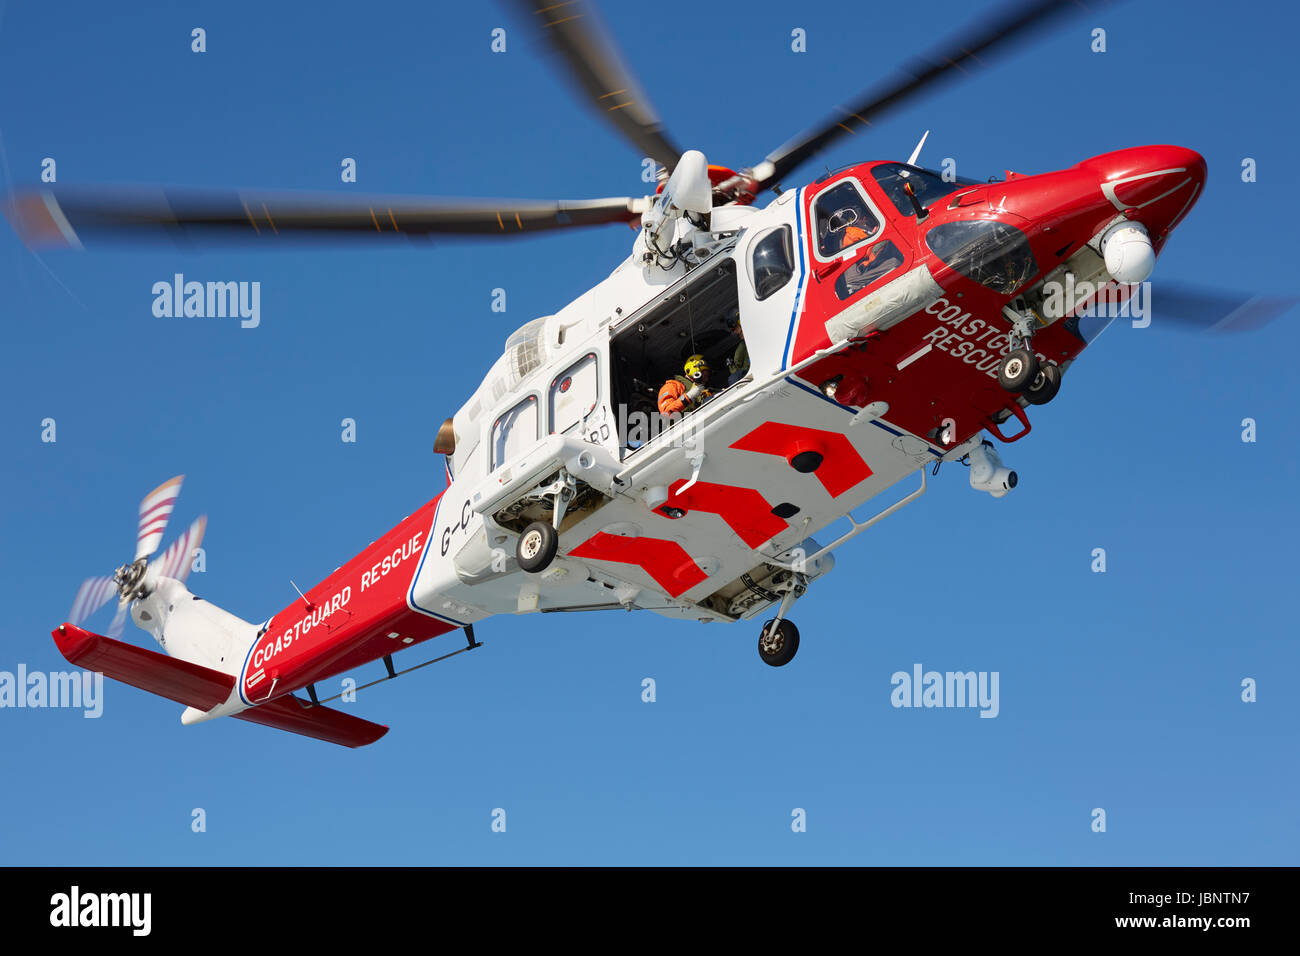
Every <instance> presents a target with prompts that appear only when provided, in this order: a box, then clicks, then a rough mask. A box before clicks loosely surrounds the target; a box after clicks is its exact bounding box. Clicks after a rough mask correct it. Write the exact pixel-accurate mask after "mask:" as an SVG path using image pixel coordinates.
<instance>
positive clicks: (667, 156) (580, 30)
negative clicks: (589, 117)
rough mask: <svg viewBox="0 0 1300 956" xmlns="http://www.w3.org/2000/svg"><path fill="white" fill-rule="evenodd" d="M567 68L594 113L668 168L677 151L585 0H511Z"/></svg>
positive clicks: (648, 99)
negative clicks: (602, 117) (601, 116)
mask: <svg viewBox="0 0 1300 956" xmlns="http://www.w3.org/2000/svg"><path fill="white" fill-rule="evenodd" d="M515 5H516V6H518V7H520V8H521V9H522V10H523V11H525V13H526V15H527V16H528V17H529V18H530V20H531V21H532V24H533V26H534V28H535V29H536V30H537V31H538V32H539V33H541V35H542V36H543V37H545V39H546V42H547V43H548V44H550V46H551V49H552V50H554V51H555V52H556V53H558V54H559V56H560V57H561V59H563V60H564V62H565V65H566V66H567V67H568V68H569V72H570V75H571V76H572V78H573V80H574V81H575V82H576V83H577V85H578V87H579V88H580V89H581V90H582V92H584V93H585V94H586V95H587V98H588V99H589V100H590V101H591V105H592V107H593V108H594V109H595V110H596V112H598V113H600V114H601V115H603V116H604V117H605V119H606V121H608V122H609V123H610V124H611V125H612V126H613V127H614V128H615V129H617V130H618V131H619V132H620V133H621V134H623V136H624V138H625V139H627V141H628V142H629V143H631V144H632V145H633V146H635V147H636V148H637V149H639V150H640V151H641V152H642V154H644V155H646V156H649V157H650V158H651V159H653V160H654V161H655V162H656V163H658V164H659V165H661V166H666V167H667V168H668V171H669V172H670V173H671V172H672V171H673V167H675V166H676V165H677V160H678V159H680V158H681V150H679V149H678V148H677V147H676V146H674V145H673V144H672V142H671V141H670V140H669V139H668V137H667V136H666V135H665V134H664V132H663V124H662V123H660V122H659V116H658V114H657V113H655V109H654V106H652V105H651V103H650V97H648V96H647V95H646V94H645V92H644V91H643V90H642V89H641V87H640V84H638V83H637V81H636V79H635V77H633V75H632V71H631V70H630V69H629V68H628V66H627V64H626V63H625V62H624V61H623V58H622V57H621V56H620V55H619V53H618V49H617V48H616V47H615V46H614V42H613V41H612V40H611V39H610V38H609V36H608V34H607V33H606V32H605V30H604V29H603V28H602V27H601V25H600V21H599V19H598V18H597V16H596V14H595V9H594V7H593V5H592V4H590V3H587V2H586V0H515Z"/></svg>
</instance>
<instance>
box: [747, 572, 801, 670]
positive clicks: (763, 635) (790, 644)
mask: <svg viewBox="0 0 1300 956" xmlns="http://www.w3.org/2000/svg"><path fill="white" fill-rule="evenodd" d="M777 590H778V592H779V593H780V594H781V603H780V605H778V607H777V611H776V617H774V618H772V619H771V620H770V621H768V622H767V623H766V624H764V625H763V630H762V631H761V632H760V633H759V635H758V656H759V657H761V658H763V663H764V664H770V665H771V666H773V667H781V666H783V665H785V664H788V663H790V660H791V659H792V658H793V657H794V654H795V651H797V650H799V628H797V627H795V626H794V623H793V622H792V621H789V620H787V619H786V615H787V614H789V613H790V608H792V607H793V606H794V602H795V601H797V600H798V599H799V598H800V597H801V596H802V595H803V593H804V592H805V591H807V590H808V576H807V575H806V574H804V573H803V572H801V571H796V572H794V573H793V574H791V575H790V576H789V577H788V578H786V579H785V580H784V581H783V582H782V583H781V585H779V586H778V588H777Z"/></svg>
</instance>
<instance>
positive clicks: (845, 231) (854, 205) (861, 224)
mask: <svg viewBox="0 0 1300 956" xmlns="http://www.w3.org/2000/svg"><path fill="white" fill-rule="evenodd" d="M837 220H840V221H844V220H848V222H846V225H842V226H839V228H837V226H836V225H835V222H836V221H837ZM828 228H829V233H831V234H829V235H827V237H826V239H824V241H823V250H822V255H831V254H832V251H842V250H846V248H848V247H849V246H853V245H855V243H858V242H862V241H863V239H870V238H871V237H872V235H875V234H876V230H879V228H880V226H879V225H876V222H875V216H872V215H871V213H870V212H868V211H867V207H866V206H863V204H862V200H861V199H858V198H857V196H854V198H853V199H852V200H850V202H849V204H848V206H845V207H844V208H842V209H836V212H835V215H833V216H831V219H829V220H828ZM835 233H840V235H839V237H836V235H835ZM836 238H839V241H840V242H839V247H840V248H839V250H835V245H836V243H835V241H836Z"/></svg>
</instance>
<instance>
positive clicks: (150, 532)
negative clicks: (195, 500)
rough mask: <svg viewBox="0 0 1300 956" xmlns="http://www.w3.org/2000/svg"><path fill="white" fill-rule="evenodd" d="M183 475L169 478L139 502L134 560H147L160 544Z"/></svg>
mask: <svg viewBox="0 0 1300 956" xmlns="http://www.w3.org/2000/svg"><path fill="white" fill-rule="evenodd" d="M184 480H185V476H184V475H177V476H176V477H175V478H169V479H168V480H167V481H164V482H163V483H162V484H161V485H159V486H158V487H157V488H155V489H154V490H153V491H151V492H149V493H148V494H147V495H145V496H144V500H143V501H141V502H140V531H139V535H138V537H137V538H136V546H135V559H136V560H137V561H139V560H140V559H141V558H147V557H149V555H151V554H153V553H154V552H155V551H157V550H158V545H160V544H162V537H163V533H164V532H165V531H166V530H167V522H168V521H169V520H170V519H171V516H172V511H173V510H174V509H175V507H176V499H177V498H178V497H179V496H180V493H181V483H182V482H183V481H184Z"/></svg>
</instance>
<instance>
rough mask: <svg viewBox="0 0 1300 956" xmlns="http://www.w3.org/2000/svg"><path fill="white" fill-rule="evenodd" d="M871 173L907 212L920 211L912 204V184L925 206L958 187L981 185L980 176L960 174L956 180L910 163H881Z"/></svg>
mask: <svg viewBox="0 0 1300 956" xmlns="http://www.w3.org/2000/svg"><path fill="white" fill-rule="evenodd" d="M871 175H873V176H875V177H876V182H877V183H879V184H880V188H881V189H883V190H884V191H885V195H887V196H888V197H889V200H890V202H892V203H893V204H894V206H895V207H896V208H897V209H898V211H899V212H900V213H902V214H903V215H904V216H913V215H915V214H916V207H914V206H913V205H912V200H911V199H909V198H908V195H907V189H906V187H907V186H909V185H910V186H911V187H912V194H913V195H914V196H916V201H917V202H919V203H920V204H921V208H922V209H928V208H930V206H931V204H932V203H934V202H936V201H938V200H939V199H942V198H943V197H944V196H947V195H948V194H949V193H953V192H956V191H957V190H958V189H962V188H964V187H966V186H978V185H980V183H979V181H978V180H974V179H967V178H965V177H963V176H958V177H956V178H955V179H953V181H952V182H948V181H947V180H945V179H944V178H943V177H942V176H941V175H940V174H939V173H935V172H931V171H930V170H928V169H922V168H921V167H919V166H908V165H907V164H906V163H881V164H880V165H879V166H876V167H874V168H873V169H872V170H871Z"/></svg>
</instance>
